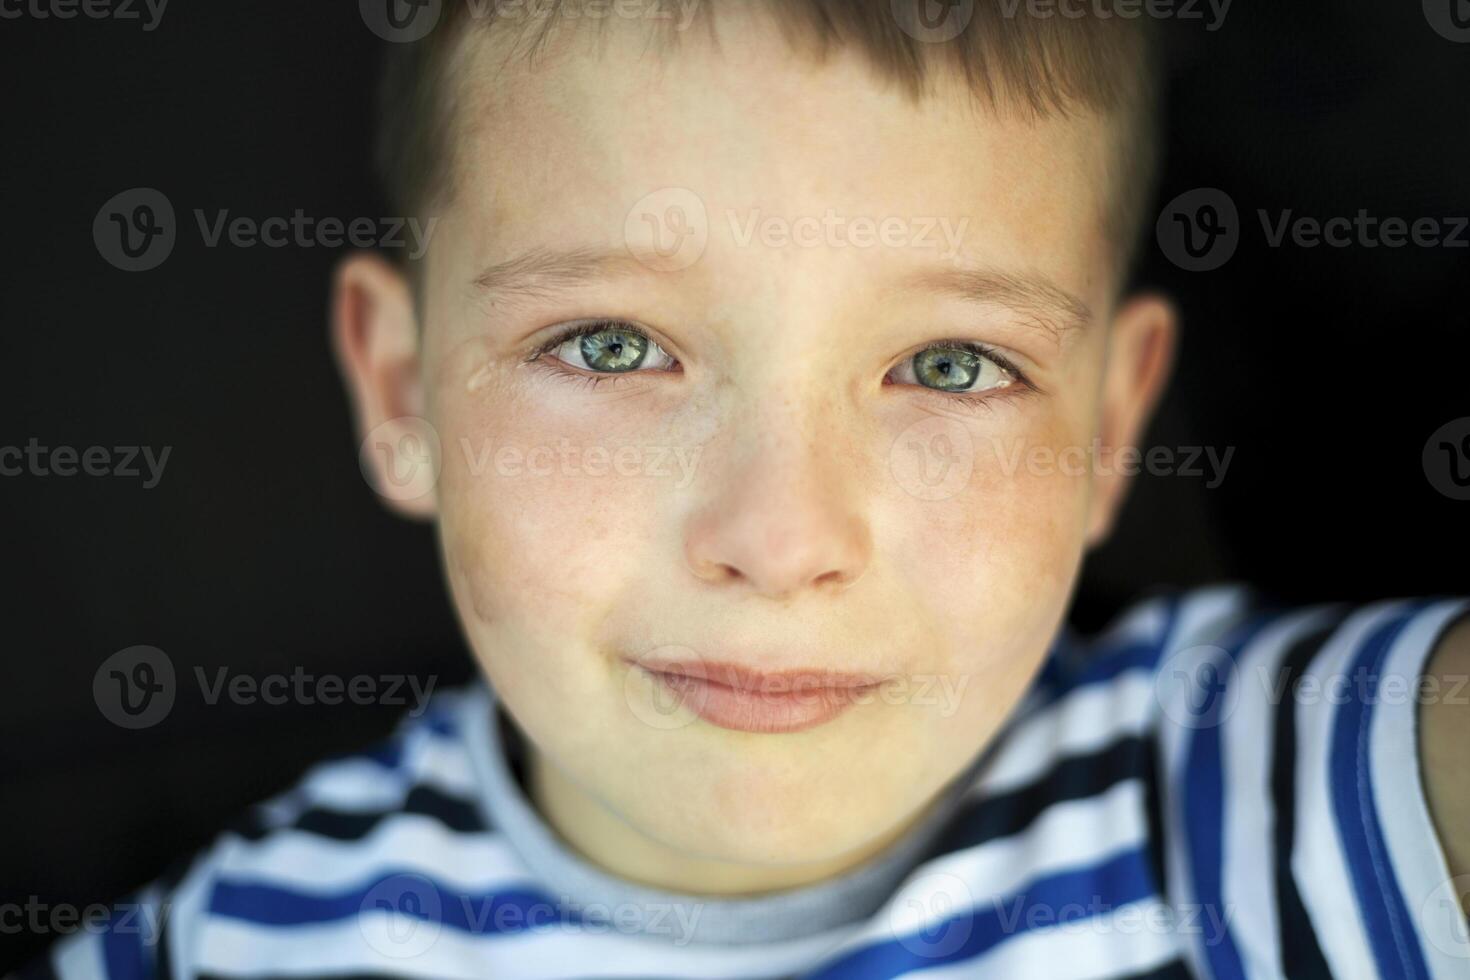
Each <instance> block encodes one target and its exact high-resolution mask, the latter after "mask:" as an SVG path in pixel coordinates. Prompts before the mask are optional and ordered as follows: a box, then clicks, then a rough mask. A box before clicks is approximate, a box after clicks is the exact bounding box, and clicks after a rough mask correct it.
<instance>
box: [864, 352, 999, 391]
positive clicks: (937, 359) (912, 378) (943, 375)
mask: <svg viewBox="0 0 1470 980" xmlns="http://www.w3.org/2000/svg"><path fill="white" fill-rule="evenodd" d="M893 374H894V378H893V380H894V382H895V383H897V384H917V385H920V386H922V387H924V388H930V389H933V390H934V391H942V392H947V393H950V394H975V393H977V392H982V391H990V390H992V389H996V388H1005V387H1008V386H1010V385H1012V384H1014V383H1015V382H1016V380H1017V378H1016V374H1015V372H1014V371H1012V370H1011V369H1010V368H1009V366H1007V365H1005V364H1004V363H1002V362H1001V361H1000V360H999V359H998V358H997V357H996V356H995V355H993V354H991V353H988V352H986V351H985V350H984V349H983V348H980V347H978V346H974V345H969V344H963V345H960V344H936V345H934V346H932V347H926V348H924V349H923V350H921V351H919V352H918V353H917V354H915V355H914V356H913V357H911V358H909V359H908V360H907V361H905V362H904V363H903V364H900V365H899V366H898V367H896V368H894V371H893Z"/></svg>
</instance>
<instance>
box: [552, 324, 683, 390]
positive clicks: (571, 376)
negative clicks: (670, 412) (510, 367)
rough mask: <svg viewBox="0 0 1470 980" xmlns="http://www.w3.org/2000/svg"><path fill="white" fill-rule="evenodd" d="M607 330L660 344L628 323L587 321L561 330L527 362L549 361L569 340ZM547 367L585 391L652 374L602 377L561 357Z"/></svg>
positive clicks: (619, 374)
mask: <svg viewBox="0 0 1470 980" xmlns="http://www.w3.org/2000/svg"><path fill="white" fill-rule="evenodd" d="M604 330H618V331H621V332H622V333H630V334H633V335H634V336H635V337H641V338H643V339H644V340H645V341H647V342H648V343H650V344H657V343H658V341H656V340H654V339H653V338H652V337H651V336H649V334H648V332H647V331H646V330H641V329H639V328H638V327H636V326H634V325H633V324H631V323H629V322H627V321H626V320H591V321H584V322H582V323H574V324H572V325H571V326H569V327H565V328H563V329H562V330H560V331H558V332H557V334H556V335H555V336H554V337H552V338H551V339H550V340H548V341H546V342H545V343H544V344H541V345H540V346H539V347H537V348H536V349H535V350H533V351H531V353H530V354H528V355H527V356H526V363H527V364H530V363H532V362H541V361H543V360H545V359H546V355H547V354H550V353H551V352H552V351H554V350H556V349H557V348H558V347H560V346H561V345H562V344H565V343H566V342H567V341H569V340H577V339H579V338H582V337H587V336H590V335H591V334H595V333H601V332H602V331H604ZM545 367H546V370H548V371H551V372H552V373H553V374H554V375H555V376H557V377H559V378H562V379H563V380H566V381H573V382H581V385H582V387H584V388H597V387H600V386H601V385H604V384H617V383H618V382H619V381H624V380H627V379H628V377H629V375H633V374H640V373H644V374H646V373H648V372H639V371H626V372H621V373H613V372H604V373H600V374H589V373H588V372H586V371H582V370H580V369H578V368H574V367H572V366H570V365H568V364H566V363H564V362H563V361H562V360H561V359H560V358H551V362H550V363H548V364H546V365H545ZM664 373H673V372H664Z"/></svg>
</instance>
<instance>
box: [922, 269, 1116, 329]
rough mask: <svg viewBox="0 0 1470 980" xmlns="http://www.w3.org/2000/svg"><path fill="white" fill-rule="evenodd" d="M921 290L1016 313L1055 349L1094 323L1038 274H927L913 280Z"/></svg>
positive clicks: (989, 271) (970, 271)
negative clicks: (1045, 336) (1042, 335)
mask: <svg viewBox="0 0 1470 980" xmlns="http://www.w3.org/2000/svg"><path fill="white" fill-rule="evenodd" d="M912 285H914V286H916V287H918V288H921V289H930V290H936V291H938V292H945V293H952V294H954V295H956V296H958V297H959V298H960V299H963V300H967V301H969V302H972V303H992V304H995V305H998V306H1004V307H1006V308H1008V309H1010V310H1012V311H1013V312H1015V313H1017V314H1018V315H1020V316H1021V317H1022V319H1023V320H1025V321H1026V323H1027V325H1028V326H1031V327H1034V328H1036V329H1038V330H1040V331H1042V332H1044V333H1046V334H1048V335H1049V336H1050V337H1051V339H1052V340H1053V341H1054V342H1055V343H1056V345H1057V346H1058V347H1060V346H1062V344H1063V343H1064V342H1065V341H1066V339H1067V337H1068V336H1069V335H1071V334H1074V333H1077V332H1079V331H1081V330H1083V329H1085V328H1086V327H1087V325H1088V324H1090V323H1091V322H1092V320H1093V315H1092V309H1091V308H1090V307H1089V306H1088V305H1087V304H1086V303H1085V302H1083V301H1082V300H1081V299H1079V298H1078V297H1077V296H1075V295H1073V294H1072V293H1069V292H1068V291H1067V290H1065V289H1063V288H1062V287H1060V286H1058V285H1057V284H1056V283H1055V282H1053V281H1052V280H1051V279H1049V278H1047V277H1046V276H1044V275H1040V274H1025V273H1016V272H1005V271H1001V270H998V269H937V270H926V271H924V272H921V273H919V274H917V275H916V276H914V277H913V279H912Z"/></svg>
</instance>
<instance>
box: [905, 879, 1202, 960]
mask: <svg viewBox="0 0 1470 980" xmlns="http://www.w3.org/2000/svg"><path fill="white" fill-rule="evenodd" d="M1168 915H1169V906H1167V905H1166V904H1164V903H1163V902H1160V901H1158V900H1157V899H1155V900H1150V901H1144V902H1134V903H1132V904H1130V905H1123V906H1119V907H1118V908H1117V909H1114V910H1111V911H1110V912H1107V913H1105V914H1102V915H1097V916H1094V917H1092V918H1090V919H1086V920H1083V921H1069V922H1066V923H1063V924H1056V925H1051V926H1048V927H1046V928H1041V929H1033V930H1031V931H1029V932H1025V933H1022V934H1020V935H1019V936H1014V937H1012V938H1009V939H1007V940H1006V941H1005V942H1003V943H1001V944H1000V945H999V946H996V947H995V948H994V949H992V950H990V951H988V952H986V953H985V954H984V955H982V956H978V957H975V958H974V959H969V960H963V961H960V962H958V963H951V964H948V965H946V966H940V967H933V968H930V969H921V970H914V971H911V972H909V973H904V974H900V977H901V978H911V980H931V978H932V980H959V978H962V977H978V976H985V977H1046V978H1047V980H1106V978H1109V977H1126V976H1131V975H1132V974H1135V973H1142V972H1143V971H1145V970H1153V969H1157V968H1158V967H1160V966H1163V965H1164V964H1165V963H1167V962H1169V961H1170V960H1171V959H1173V958H1175V957H1176V956H1178V955H1179V948H1180V945H1181V944H1180V942H1179V940H1178V938H1177V937H1176V936H1175V935H1174V934H1173V932H1172V931H1171V929H1170V927H1168V926H1167V925H1162V923H1165V922H1166V921H1167V916H1168Z"/></svg>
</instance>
